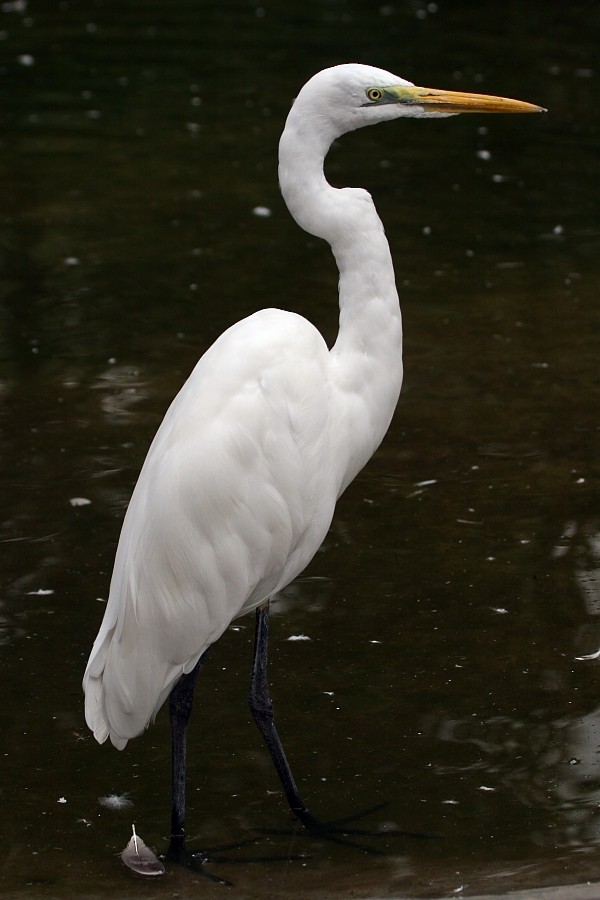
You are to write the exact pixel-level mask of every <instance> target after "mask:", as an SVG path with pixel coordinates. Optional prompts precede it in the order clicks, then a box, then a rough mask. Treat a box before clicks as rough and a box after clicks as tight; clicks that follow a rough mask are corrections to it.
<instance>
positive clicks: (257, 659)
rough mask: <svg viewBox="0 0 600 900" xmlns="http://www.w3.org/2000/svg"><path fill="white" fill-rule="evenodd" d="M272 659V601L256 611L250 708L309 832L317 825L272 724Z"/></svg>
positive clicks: (289, 797)
mask: <svg viewBox="0 0 600 900" xmlns="http://www.w3.org/2000/svg"><path fill="white" fill-rule="evenodd" d="M268 656H269V601H268V600H267V602H266V603H264V604H263V605H262V606H259V607H258V609H257V610H256V630H255V632H254V663H253V666H252V680H251V682H250V696H249V698H248V705H249V706H250V712H251V714H252V718H253V719H254V721H255V723H256V726H257V728H258V730H259V731H260V733H261V734H262V736H263V739H264V741H265V744H266V745H267V748H268V750H269V753H270V754H271V759H272V760H273V763H274V765H275V769H276V770H277V774H278V775H279V780H280V781H281V784H282V786H283V790H284V793H285V796H286V798H287V801H288V803H289V805H290V809H291V810H292V812H293V813H294V815H295V816H297V818H298V819H300V821H301V822H302V824H303V825H306V826H307V827H308V828H311V827H313V826H314V825H315V824H316V823H315V820H314V819H313V817H312V816H311V814H310V813H309V811H308V810H307V808H306V806H305V805H304V803H303V801H302V798H301V797H300V793H299V791H298V788H297V786H296V782H295V781H294V776H293V775H292V770H291V769H290V766H289V763H288V761H287V759H286V755H285V752H284V750H283V747H282V746H281V741H280V739H279V735H278V734H277V729H276V728H275V722H274V720H273V701H272V700H271V695H270V693H269V683H268V680H267V663H268Z"/></svg>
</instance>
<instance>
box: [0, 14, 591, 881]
mask: <svg viewBox="0 0 600 900" xmlns="http://www.w3.org/2000/svg"><path fill="white" fill-rule="evenodd" d="M599 40H600V18H599V15H598V9H597V7H596V6H595V5H594V4H591V3H585V2H573V3H570V4H569V5H568V7H565V6H564V5H563V4H562V3H560V4H559V3H549V2H547V0H546V2H544V3H542V2H538V0H535V2H531V3H528V4H527V6H526V7H525V6H524V5H523V4H519V3H510V2H508V3H502V4H497V3H492V2H478V3H474V2H471V3H469V2H464V3H460V4H459V3H453V4H451V3H449V2H444V0H440V2H438V3H436V4H431V3H422V2H420V0H414V2H404V0H403V2H398V3H390V4H384V5H378V4H376V5H375V6H374V5H373V4H370V3H360V2H358V0H355V2H350V0H328V2H324V0H322V2H316V0H312V2H307V0H302V2H293V0H288V2H272V3H271V2H269V0H266V2H265V3H263V4H259V3H258V0H257V2H256V3H254V2H250V0H248V2H241V0H239V2H236V3H229V4H220V3H217V2H205V3H201V2H199V0H198V2H191V0H177V2H174V3H172V4H165V3H158V2H156V0H149V2H146V3H142V2H139V3H138V2H133V0H129V2H123V0H121V2H119V3H116V2H101V0H98V2H71V0H68V2H50V0H48V2H45V3H42V2H40V3H36V2H33V0H31V2H29V3H28V2H26V0H24V2H22V3H10V2H7V3H3V4H2V11H1V12H0V105H1V110H2V132H1V135H0V167H1V168H0V179H1V190H0V196H1V197H2V203H1V207H0V210H1V214H0V297H1V302H2V306H1V310H2V312H1V319H0V322H1V326H0V327H1V332H0V354H1V363H0V365H1V371H0V379H1V381H0V387H1V391H2V489H3V490H2V517H1V518H2V521H1V540H2V546H3V548H4V553H3V554H2V557H1V558H0V565H1V588H0V589H1V594H0V698H1V702H0V727H1V730H0V757H1V766H0V797H1V801H2V803H1V811H0V831H1V843H0V847H1V851H0V885H1V887H2V893H3V896H27V897H36V898H37V897H66V896H94V895H98V896H106V895H107V894H108V892H110V893H111V894H112V895H113V896H116V897H136V896H140V897H142V896H143V897H155V896H156V897H166V896H173V895H175V894H177V895H179V896H195V895H196V894H199V893H202V895H203V896H209V897H213V896H214V897H223V896H225V895H228V894H229V893H232V894H234V895H239V896H244V897H257V898H265V897H274V896H290V897H293V896H303V897H306V896H314V897H333V896H349V895H350V892H351V891H354V894H353V895H354V896H367V895H369V894H371V895H377V896H383V895H388V894H394V893H396V894H398V893H405V894H410V895H413V896H433V895H445V894H449V893H451V892H452V891H454V890H456V889H458V888H460V887H461V886H462V887H463V888H464V890H463V893H465V894H467V893H469V892H470V891H475V890H479V891H484V890H489V891H492V890H500V889H502V888H507V887H514V886H518V885H525V884H534V885H537V884H544V883H557V882H561V881H570V880H572V881H577V880H584V879H587V878H596V877H597V876H598V864H597V844H598V840H599V823H598V810H599V808H600V765H599V755H598V750H599V749H600V707H599V706H598V685H599V681H600V669H599V668H598V662H595V661H593V660H591V661H590V660H587V661H582V660H578V659H577V657H580V656H584V655H586V654H591V653H593V652H594V651H596V650H597V649H598V647H599V646H600V619H599V618H598V615H599V613H600V536H599V535H600V467H599V463H598V437H599V431H598V429H599V426H600V423H599V420H598V412H597V405H598V392H599V384H600V381H599V375H598V357H599V351H600V312H599V308H598V282H599V280H600V262H599V256H598V237H599V234H600V227H599V225H598V207H599V202H598V201H599V199H600V164H599V156H598V139H599V129H600V119H599V114H598V102H597V95H598V70H597V68H596V66H597V47H598V43H599ZM349 60H358V61H364V62H369V63H372V64H374V65H379V66H382V67H384V68H389V69H391V70H393V71H396V72H397V73H398V74H400V75H404V76H405V77H408V78H411V79H412V80H414V81H416V82H417V83H425V84H429V85H431V86H436V87H450V88H452V87H454V88H464V89H475V90H476V89H479V90H483V91H486V92H491V93H503V94H506V95H509V96H511V95H512V96H517V97H522V98H523V99H528V100H531V101H533V102H538V103H540V104H542V105H544V106H547V107H548V108H549V110H550V113H549V115H548V116H546V117H531V118H519V117H514V118H510V119H509V118H484V117H463V118H462V119H455V120H451V121H449V122H444V121H441V122H405V123H396V124H392V125H388V126H385V127H384V126H382V127H380V128H378V129H368V130H367V131H362V132H360V133H357V134H354V135H350V136H348V137H347V138H346V139H345V140H344V141H343V142H342V143H341V144H340V145H339V146H338V147H336V148H335V149H334V151H333V152H332V154H331V157H330V160H329V169H328V170H329V174H330V178H331V179H332V180H333V181H334V182H336V183H350V184H356V185H364V186H366V187H368V188H369V189H370V190H371V191H372V193H373V194H374V195H375V197H376V200H377V203H378V207H379V210H380V213H381V215H382V218H383V219H384V222H385V224H386V229H387V232H388V236H389V239H390V243H391V245H392V249H393V253H394V257H395V261H396V268H397V274H398V282H399V285H400V287H401V296H402V304H403V312H404V318H405V325H406V352H405V358H406V381H405V387H404V390H403V396H402V399H401V403H400V406H399V409H398V413H397V416H396V419H395V422H394V424H393V427H392V429H391V432H390V434H389V436H388V438H387V439H386V442H385V443H384V445H383V447H382V448H381V450H380V451H379V453H378V454H377V456H376V458H375V459H374V460H373V461H372V463H371V464H370V465H369V467H368V468H367V469H366V470H365V471H364V472H363V473H362V474H361V475H360V477H359V478H358V479H357V481H356V483H355V484H354V485H353V486H352V487H351V489H349V491H348V492H347V495H346V496H345V497H344V498H343V499H342V501H341V502H340V504H339V508H338V513H337V515H336V518H335V521H334V524H333V527H332V530H331V533H330V535H329V537H328V540H327V542H326V544H325V546H324V548H323V550H322V552H321V553H320V554H319V555H318V556H317V558H316V559H315V560H314V562H313V564H312V565H311V567H310V569H309V570H308V571H307V573H306V574H305V577H303V578H302V579H300V580H299V582H298V583H296V584H294V585H292V586H291V587H290V588H289V589H288V591H287V592H286V596H285V597H284V598H283V600H282V602H281V603H280V605H279V611H278V615H277V617H276V618H275V619H274V622H273V629H272V630H273V664H272V681H273V694H274V697H275V700H276V704H277V712H278V723H279V726H280V731H281V733H282V736H283V737H284V742H285V744H286V748H287V750H288V755H289V757H290V759H291V761H292V763H293V766H294V768H295V771H296V775H297V777H298V779H299V781H300V784H301V788H302V791H303V793H304V795H305V797H306V799H307V802H308V803H309V805H310V807H311V809H312V810H313V812H314V813H315V814H316V815H319V816H321V817H322V818H334V817H338V816H344V815H347V814H350V813H351V812H354V811H359V810H361V809H365V808H368V807H371V806H373V805H375V804H378V803H385V804H386V806H385V807H384V808H383V809H382V810H381V811H379V812H376V813H373V814H372V815H371V816H370V817H368V818H367V819H365V823H364V824H365V825H366V826H369V827H373V828H377V827H380V826H381V825H382V824H383V823H395V825H396V826H397V827H399V828H404V829H408V830H416V831H431V832H435V833H436V834H439V835H441V837H440V838H439V839H438V840H430V841H425V840H416V839H412V840H411V839H406V840H404V839H398V838H395V839H384V838H381V839H379V838H378V839H377V840H375V841H373V842H372V844H373V846H377V847H378V848H379V849H382V850H386V851H387V853H388V855H387V856H385V857H382V858H374V857H370V856H365V855H363V854H361V853H359V852H356V851H352V850H349V849H348V848H343V847H336V846H333V845H328V844H322V843H319V842H316V841H308V840H306V839H305V838H303V837H302V836H301V835H297V836H289V835H272V836H270V837H262V838H261V841H260V843H259V844H257V846H256V847H255V848H250V849H249V850H248V849H245V850H244V851H239V852H238V853H237V854H236V853H233V855H234V856H235V855H238V856H239V855H247V856H257V857H260V856H261V855H262V856H264V855H280V856H283V857H286V856H289V855H292V856H293V855H298V854H302V853H306V854H308V858H307V859H306V860H304V861H299V860H294V861H288V862H285V861H280V862H255V863H248V864H245V863H236V864H235V865H234V864H227V863H220V864H216V863H215V864H214V865H213V870H214V871H218V872H219V874H221V875H223V876H224V877H227V878H230V879H232V880H233V881H235V883H236V889H227V888H222V887H217V886H213V885H211V884H210V883H209V882H208V881H206V880H204V879H198V878H197V877H195V876H191V875H190V874H189V873H187V872H172V873H170V874H169V876H168V877H167V879H165V880H163V881H162V882H161V884H159V885H152V886H150V887H149V886H148V885H147V884H145V883H142V884H140V883H139V882H136V881H135V880H133V879H132V878H131V877H130V876H129V874H128V873H127V872H126V871H125V869H123V868H122V867H121V864H120V862H119V861H118V859H117V858H116V857H115V854H116V853H117V851H119V850H120V849H121V848H122V847H123V846H124V845H125V843H126V841H127V839H128V836H129V833H130V825H131V822H132V821H135V822H136V824H137V828H138V830H139V832H140V833H141V834H142V835H143V837H144V838H145V840H146V841H147V842H148V843H150V844H152V845H153V846H156V847H159V848H160V847H161V846H164V837H165V834H166V833H167V829H168V807H169V741H168V728H167V723H166V717H165V715H164V714H163V715H161V716H160V717H159V721H158V722H157V724H156V726H155V727H154V728H152V729H151V730H150V731H149V732H148V733H147V734H146V735H145V736H144V737H143V738H141V739H139V740H136V741H133V742H131V743H130V745H129V746H128V747H127V749H126V750H125V751H124V752H123V753H121V754H119V753H117V752H116V751H114V750H113V749H112V748H109V747H106V746H105V747H99V746H97V745H96V743H95V742H94V741H93V739H91V738H90V736H89V735H88V734H87V732H86V729H85V724H84V722H83V712H82V697H81V691H80V680H81V675H82V671H83V668H84V665H85V661H86V658H87V654H88V652H89V649H90V646H91V642H92V640H93V638H94V636H95V633H96V630H97V628H98V625H99V622H100V619H101V616H102V612H103V605H102V602H101V600H102V598H105V597H106V593H107V588H108V581H109V577H110V570H111V566H112V558H113V554H114V550H115V545H116V541H117V537H118V532H119V527H120V522H121V519H122V516H123V511H124V508H125V506H126V503H127V500H128V497H129V495H130V492H131V489H132V486H133V483H134V481H135V478H136V475H137V472H138V471H139V467H140V465H141V462H142V460H143V457H144V454H145V451H146V449H147V446H148V443H149V441H150V439H151V436H152V434H153V432H154V430H155V428H156V426H157V425H158V423H159V421H160V419H161V416H162V414H163V412H164V410H165V408H166V406H167V405H168V402H169V400H170V398H171V397H172V396H173V394H174V393H175V392H176V390H177V389H178V387H179V385H180V384H181V382H182V381H183V379H184V378H185V377H186V375H187V374H188V373H189V371H190V370H191V368H192V366H193V364H194V362H195V361H196V359H197V357H198V356H199V355H200V353H201V352H202V351H203V350H204V349H205V348H206V347H207V346H208V345H209V344H210V343H211V342H212V340H213V339H214V338H215V337H216V336H217V335H218V334H219V333H220V332H221V331H222V330H223V329H224V328H225V327H227V326H228V325H229V324H231V323H232V322H233V321H235V320H236V319H238V318H240V317H242V316H244V315H246V314H248V313H250V312H252V311H254V310H255V309H257V308H260V307H261V306H264V305H280V306H283V307H286V308H289V309H293V310H297V311H300V312H302V313H304V314H306V315H307V316H308V317H310V318H311V319H312V321H314V322H315V324H317V325H318V326H319V327H320V328H321V329H322V331H323V333H324V334H325V335H326V336H327V337H328V338H331V336H332V335H333V334H334V333H335V328H336V313H337V308H336V302H335V291H336V272H335V269H334V267H333V263H332V260H331V259H330V255H329V252H328V250H327V248H326V247H325V246H321V245H320V244H319V243H318V242H316V241H314V240H312V239H311V238H309V237H308V236H306V235H304V234H303V233H301V232H300V231H299V230H298V229H297V227H296V226H295V224H294V223H293V222H292V221H291V219H290V218H289V216H288V214H287V212H286V211H285V208H284V206H283V203H282V201H281V199H280V198H279V195H278V189H277V183H276V146H277V139H278V135H279V132H280V129H281V127H282V124H283V121H284V118H285V115H286V112H287V109H288V106H289V102H290V99H291V98H292V97H293V96H294V94H295V92H296V91H297V89H298V87H299V86H300V84H301V83H302V82H303V81H304V80H305V79H306V78H307V76H308V75H310V74H312V72H313V71H316V70H317V69H319V68H321V67H323V66H325V65H329V64H332V63H336V62H343V61H349ZM257 206H267V207H269V209H271V211H272V215H271V216H270V217H269V218H262V217H257V216H255V215H253V212H252V211H253V209H254V208H255V207H257ZM75 498H85V499H87V500H89V501H91V502H90V503H89V504H87V505H73V500H74V499H75ZM252 624H253V623H252V621H251V620H250V619H245V620H240V622H239V623H238V624H237V627H236V628H235V629H232V630H230V632H228V633H227V634H226V635H225V637H224V638H223V639H222V640H221V642H220V643H219V646H218V648H216V649H215V651H214V653H213V655H212V659H211V660H210V665H208V666H207V668H206V672H205V674H204V675H203V678H202V682H201V685H200V688H199V690H198V696H197V706H196V712H195V717H194V721H193V728H192V733H191V737H190V770H189V795H190V797H189V811H188V825H189V830H190V832H191V834H193V835H194V836H195V840H196V844H197V845H198V846H203V847H206V846H214V845H217V844H223V843H229V842H235V841H241V840H244V839H246V838H248V837H249V836H254V835H255V834H256V833H257V832H256V829H260V828H268V827H279V828H282V827H284V828H285V827H286V826H287V824H288V822H289V816H288V813H287V811H286V808H285V806H284V804H283V802H282V801H281V798H280V797H279V795H278V794H277V793H274V792H276V791H277V789H278V785H277V782H276V779H275V775H274V773H273V772H272V770H271V767H270V762H269V761H268V759H267V757H266V754H265V752H264V751H263V749H262V746H261V744H260V739H259V736H258V734H257V733H256V732H255V730H254V728H253V726H252V725H251V724H250V722H249V715H248V713H247V711H246V706H245V696H246V690H247V680H248V673H249V668H250V657H251V640H252ZM299 633H302V634H306V635H308V636H309V637H310V638H311V640H310V641H296V642H290V641H289V640H288V638H289V637H290V635H293V634H299ZM111 793H118V794H122V793H128V795H129V799H130V801H131V803H132V804H133V805H132V806H130V807H129V808H127V809H125V810H123V811H110V810H108V809H106V808H105V807H104V806H102V805H101V804H100V803H99V800H98V798H99V797H103V796H105V795H108V794H111ZM63 801H64V802H63Z"/></svg>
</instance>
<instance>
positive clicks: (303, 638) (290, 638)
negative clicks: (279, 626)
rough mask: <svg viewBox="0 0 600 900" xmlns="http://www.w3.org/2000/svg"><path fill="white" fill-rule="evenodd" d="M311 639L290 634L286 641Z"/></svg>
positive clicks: (301, 635) (305, 635)
mask: <svg viewBox="0 0 600 900" xmlns="http://www.w3.org/2000/svg"><path fill="white" fill-rule="evenodd" d="M310 640H312V638H309V636H308V635H307V634H290V636H289V638H288V641H310Z"/></svg>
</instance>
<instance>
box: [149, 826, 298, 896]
mask: <svg viewBox="0 0 600 900" xmlns="http://www.w3.org/2000/svg"><path fill="white" fill-rule="evenodd" d="M260 841H261V838H247V839H246V840H244V841H237V842H235V843H232V844H221V845H219V846H217V847H211V848H209V849H206V850H197V851H193V852H191V851H189V850H188V849H187V848H186V847H185V844H184V842H183V841H181V840H176V839H171V844H170V845H169V849H168V850H167V852H166V854H164V855H161V857H160V859H162V860H164V861H169V862H174V863H176V864H177V865H180V866H185V867H186V868H188V869H192V870H193V871H194V872H198V873H199V874H201V875H203V876H204V877H205V878H208V879H209V880H210V881H213V882H215V883H216V884H223V885H225V886H227V887H229V886H231V885H232V884H233V882H231V881H228V880H227V879H225V878H221V877H220V876H218V875H215V874H214V873H213V872H211V871H209V869H208V868H207V864H210V863H217V864H218V863H227V864H229V863H257V862H261V863H264V862H289V861H290V860H296V859H307V856H306V855H305V854H299V855H295V856H290V855H289V854H285V855H278V856H265V855H261V856H239V855H236V856H223V855H222V854H223V853H227V852H228V851H230V850H239V849H240V847H248V846H250V845H252V846H255V845H256V844H259V843H260Z"/></svg>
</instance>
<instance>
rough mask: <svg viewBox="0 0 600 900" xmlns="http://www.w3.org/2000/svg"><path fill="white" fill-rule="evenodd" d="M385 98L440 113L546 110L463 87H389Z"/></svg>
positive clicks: (387, 100) (533, 111)
mask: <svg viewBox="0 0 600 900" xmlns="http://www.w3.org/2000/svg"><path fill="white" fill-rule="evenodd" d="M382 100H383V102H388V103H390V102H391V103H394V102H395V103H402V104H406V105H407V106H420V107H422V109H423V110H424V111H425V112H438V113H479V112H482V113H535V112H546V110H545V109H544V107H543V106H536V104H535V103H526V102H525V101H524V100H511V99H510V98H508V97H494V96H493V95H490V94H471V93H465V92H463V91H440V90H437V89H436V88H425V87H416V86H412V85H411V86H403V85H402V86H401V85H398V86H397V87H388V88H386V89H385V91H384V97H382Z"/></svg>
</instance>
